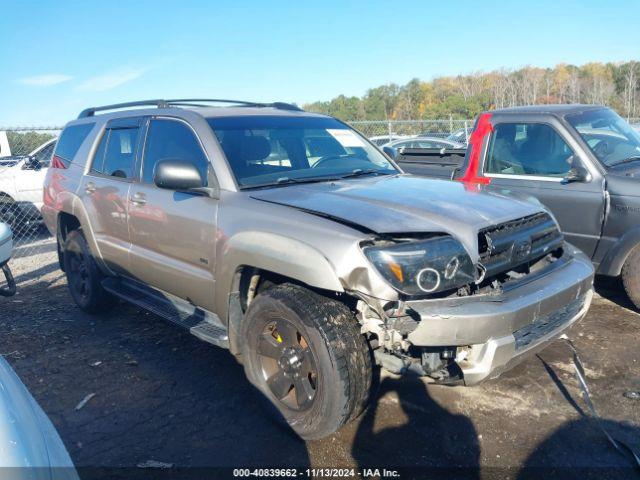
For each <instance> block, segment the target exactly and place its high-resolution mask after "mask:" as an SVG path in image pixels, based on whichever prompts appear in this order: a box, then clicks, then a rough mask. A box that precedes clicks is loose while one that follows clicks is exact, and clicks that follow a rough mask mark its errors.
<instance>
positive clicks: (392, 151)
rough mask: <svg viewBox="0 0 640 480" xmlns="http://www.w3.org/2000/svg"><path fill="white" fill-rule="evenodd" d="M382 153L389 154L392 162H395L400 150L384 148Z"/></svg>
mask: <svg viewBox="0 0 640 480" xmlns="http://www.w3.org/2000/svg"><path fill="white" fill-rule="evenodd" d="M382 151H383V152H384V153H386V154H387V157H389V158H390V159H391V160H395V159H396V158H397V157H398V150H396V149H395V148H393V147H382Z"/></svg>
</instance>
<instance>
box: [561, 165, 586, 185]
mask: <svg viewBox="0 0 640 480" xmlns="http://www.w3.org/2000/svg"><path fill="white" fill-rule="evenodd" d="M589 180H591V174H590V173H589V170H587V169H586V168H584V167H583V166H581V165H574V166H573V167H571V169H570V170H569V171H568V172H567V175H566V176H565V177H564V178H563V179H562V181H561V182H560V183H562V185H567V184H569V183H577V182H588V181H589Z"/></svg>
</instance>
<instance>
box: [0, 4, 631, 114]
mask: <svg viewBox="0 0 640 480" xmlns="http://www.w3.org/2000/svg"><path fill="white" fill-rule="evenodd" d="M0 3H5V6H4V7H3V8H2V9H1V10H2V12H3V14H2V15H1V16H0V71H1V72H2V74H1V75H0V126H52V125H61V124H64V123H65V122H67V121H69V120H71V119H73V118H75V117H76V116H77V115H78V113H79V112H80V111H81V110H82V109H83V108H85V107H88V106H94V105H103V104H110V103H116V102H124V101H132V100H140V99H148V98H185V97H187V98H188V97H191V98H194V97H206V98H232V99H243V100H251V101H285V102H295V103H298V104H304V103H309V102H313V101H316V100H329V99H331V98H333V97H335V96H337V95H339V94H345V95H357V96H361V95H363V94H364V93H366V91H367V89H369V88H372V87H376V86H379V85H382V84H386V83H390V82H395V83H399V84H403V83H406V82H408V81H409V80H411V79H412V78H420V79H422V80H429V79H431V78H434V77H437V76H441V75H458V74H465V73H471V72H476V71H490V70H493V69H497V68H518V67H522V66H525V65H535V66H540V67H550V66H554V65H556V64H558V63H561V62H564V63H571V64H575V65H581V64H584V63H588V62H590V61H601V62H606V61H613V62H616V61H626V60H630V59H636V60H638V59H640V28H638V17H639V14H640V1H639V0H617V1H610V2H603V1H602V0H597V1H593V0H581V1H578V0H536V1H531V0H530V1H528V2H526V1H518V2H515V1H513V2H512V1H508V0H504V1H497V0H481V1H480V0H475V1H466V0H461V1H451V0H449V1H435V0H434V1H428V0H415V1H412V0H407V1H401V0H396V1H389V0H386V1H378V0H368V1H358V2H356V1H347V0H342V1H341V0H315V1H284V0H282V1H281V0H262V1H258V0H256V1H252V0H245V1H230V0H227V1H215V0H209V1H206V0H203V1H195V0H181V1H164V0H153V1H148V0H138V1H119V0H104V1H97V0H83V1H69V0H21V1H18V2H16V1H11V0H0Z"/></svg>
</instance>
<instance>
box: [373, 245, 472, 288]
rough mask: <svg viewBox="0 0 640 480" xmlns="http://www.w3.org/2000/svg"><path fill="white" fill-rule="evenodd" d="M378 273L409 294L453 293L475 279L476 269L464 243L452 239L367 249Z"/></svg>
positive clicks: (374, 246)
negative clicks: (451, 291)
mask: <svg viewBox="0 0 640 480" xmlns="http://www.w3.org/2000/svg"><path fill="white" fill-rule="evenodd" d="M363 252H364V254H365V256H366V257H367V258H368V259H369V261H370V262H371V263H372V264H373V265H374V266H375V267H376V269H377V270H378V272H380V274H382V276H383V277H384V278H385V279H386V280H387V281H388V282H389V283H390V284H391V285H392V286H393V287H394V288H395V289H396V290H398V291H400V292H402V293H404V294H405V295H410V296H413V295H425V294H429V293H437V292H443V291H446V290H453V289H456V288H459V287H462V286H463V285H466V284H468V283H471V282H473V281H474V280H475V268H474V266H473V263H472V262H471V258H470V257H469V255H468V254H467V252H466V250H465V249H464V247H463V246H462V244H461V243H460V242H458V241H457V240H454V239H453V238H451V237H437V238H432V239H429V240H420V241H411V242H403V243H395V244H393V243H390V244H388V245H372V246H367V247H364V248H363Z"/></svg>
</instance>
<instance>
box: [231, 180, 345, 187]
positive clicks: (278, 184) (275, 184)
mask: <svg viewBox="0 0 640 480" xmlns="http://www.w3.org/2000/svg"><path fill="white" fill-rule="evenodd" d="M341 178H342V177H307V178H293V177H280V178H278V179H277V180H276V181H275V182H268V183H257V184H255V185H243V186H241V187H240V190H249V189H252V188H265V187H284V186H286V185H291V184H300V183H317V182H331V181H336V180H340V179H341Z"/></svg>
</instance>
